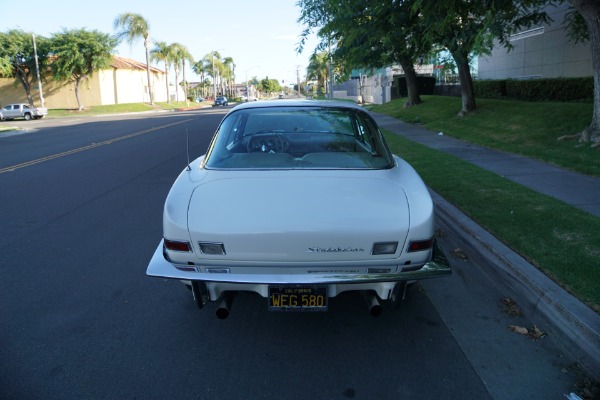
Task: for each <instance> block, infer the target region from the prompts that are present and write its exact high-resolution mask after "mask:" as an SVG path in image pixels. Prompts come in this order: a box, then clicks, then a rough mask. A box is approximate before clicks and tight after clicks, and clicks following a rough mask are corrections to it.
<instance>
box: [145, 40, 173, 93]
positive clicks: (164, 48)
mask: <svg viewBox="0 0 600 400" xmlns="http://www.w3.org/2000/svg"><path fill="white" fill-rule="evenodd" d="M150 60H151V61H162V62H164V63H165V83H166V85H167V103H171V96H169V70H170V69H171V63H172V62H173V61H174V55H173V48H172V47H171V46H169V45H168V44H167V43H166V42H154V48H153V49H152V50H150Z"/></svg>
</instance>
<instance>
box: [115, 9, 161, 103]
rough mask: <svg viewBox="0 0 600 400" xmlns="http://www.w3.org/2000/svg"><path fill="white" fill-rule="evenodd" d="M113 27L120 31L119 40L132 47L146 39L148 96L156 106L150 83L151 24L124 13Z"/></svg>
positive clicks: (142, 18)
mask: <svg viewBox="0 0 600 400" xmlns="http://www.w3.org/2000/svg"><path fill="white" fill-rule="evenodd" d="M113 25H114V28H115V29H119V30H120V31H119V32H118V33H117V38H118V39H119V40H122V39H125V40H126V41H127V43H129V44H130V45H132V44H133V42H135V41H137V40H139V39H144V47H145V48H146V75H147V77H148V94H149V96H150V104H152V105H154V96H153V95H152V83H151V81H150V24H149V23H148V21H146V20H145V19H144V17H142V16H141V15H140V14H134V13H124V14H120V15H119V16H117V18H116V19H115V21H114V23H113Z"/></svg>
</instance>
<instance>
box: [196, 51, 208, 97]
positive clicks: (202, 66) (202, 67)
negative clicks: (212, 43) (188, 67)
mask: <svg viewBox="0 0 600 400" xmlns="http://www.w3.org/2000/svg"><path fill="white" fill-rule="evenodd" d="M192 70H193V71H194V72H195V73H196V74H197V75H200V82H202V97H206V85H207V84H208V85H210V82H208V80H207V79H206V74H208V73H209V71H210V66H208V65H207V64H206V60H200V61H198V62H196V63H194V65H192Z"/></svg>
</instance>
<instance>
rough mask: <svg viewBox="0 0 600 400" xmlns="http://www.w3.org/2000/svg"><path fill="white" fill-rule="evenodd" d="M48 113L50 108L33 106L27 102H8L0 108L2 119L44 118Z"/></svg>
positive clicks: (0, 118) (0, 117) (0, 119)
mask: <svg viewBox="0 0 600 400" xmlns="http://www.w3.org/2000/svg"><path fill="white" fill-rule="evenodd" d="M44 115H48V109H47V108H42V107H32V106H30V105H29V104H25V103H16V104H8V105H6V106H4V108H2V109H0V121H4V120H5V119H15V118H25V119H26V120H27V121H29V120H31V119H38V118H43V117H44Z"/></svg>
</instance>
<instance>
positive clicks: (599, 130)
mask: <svg viewBox="0 0 600 400" xmlns="http://www.w3.org/2000/svg"><path fill="white" fill-rule="evenodd" d="M570 1H571V4H572V5H573V7H574V8H575V9H576V10H577V13H578V14H570V17H572V18H568V19H567V21H568V22H569V31H570V33H571V38H572V39H573V41H574V42H577V41H585V40H589V41H590V46H591V49H592V66H593V69H594V113H593V116H592V122H591V123H590V125H589V126H588V127H587V128H586V129H584V130H583V132H580V133H578V134H576V135H567V136H562V137H560V138H559V140H562V139H579V141H580V142H583V143H592V147H600V3H599V2H598V1H597V0H570ZM582 20H583V23H581V21H582ZM583 27H585V29H582V28H583Z"/></svg>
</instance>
